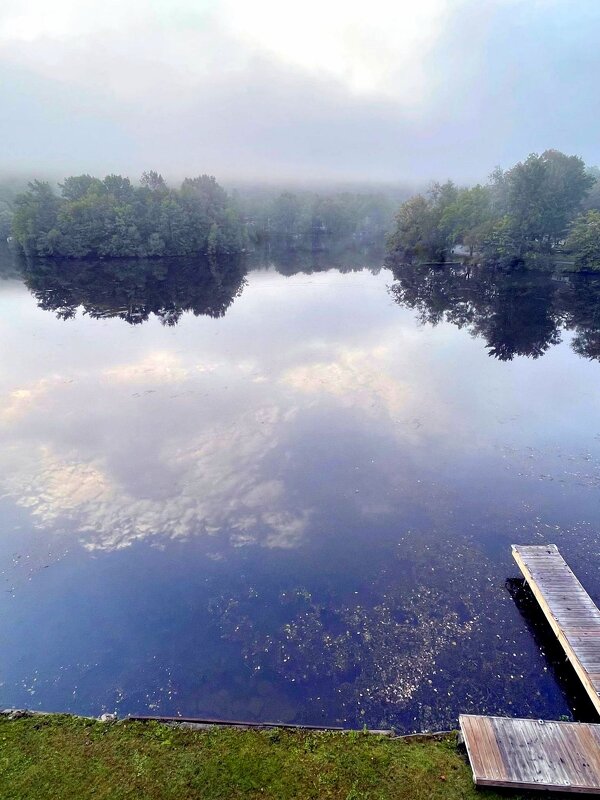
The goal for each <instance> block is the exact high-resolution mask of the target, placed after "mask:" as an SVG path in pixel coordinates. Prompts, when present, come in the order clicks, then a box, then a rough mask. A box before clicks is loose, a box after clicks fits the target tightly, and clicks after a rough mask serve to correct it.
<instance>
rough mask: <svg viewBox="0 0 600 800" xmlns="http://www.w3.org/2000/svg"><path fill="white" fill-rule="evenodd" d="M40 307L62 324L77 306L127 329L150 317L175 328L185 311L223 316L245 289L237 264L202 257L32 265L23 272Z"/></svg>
mask: <svg viewBox="0 0 600 800" xmlns="http://www.w3.org/2000/svg"><path fill="white" fill-rule="evenodd" d="M23 275H24V280H25V284H26V285H27V287H28V288H29V290H30V291H31V292H32V294H33V295H34V297H35V298H36V299H37V300H38V304H39V306H40V308H43V309H45V310H48V311H54V312H56V314H57V316H58V317H59V318H61V319H69V318H70V317H73V316H74V315H75V313H76V311H77V309H78V308H79V307H82V308H83V310H84V312H85V313H86V314H89V316H91V317H93V318H95V319H102V318H110V317H116V318H119V319H123V320H125V321H126V322H128V323H130V324H131V325H135V324H139V323H141V322H145V321H146V320H147V319H149V317H150V316H151V315H152V314H154V315H155V316H156V317H158V318H159V319H160V321H161V322H162V324H163V325H176V324H177V322H178V321H179V319H180V317H181V315H182V314H183V313H184V312H185V311H191V312H192V313H193V314H194V315H196V316H199V315H201V314H206V315H208V316H210V317H222V316H223V315H224V314H225V312H226V311H227V309H228V308H229V306H230V305H231V304H232V303H233V301H234V299H235V298H236V297H237V296H238V295H239V294H240V293H241V292H242V289H243V287H244V285H245V280H244V269H243V268H242V266H241V264H240V262H239V260H237V259H227V260H222V259H219V260H215V259H208V258H201V257H189V258H172V259H160V260H152V261H141V260H139V259H121V260H119V261H92V262H90V261H83V262H76V261H57V260H52V261H46V260H45V261H36V262H33V263H28V264H27V265H26V266H25V267H24V269H23Z"/></svg>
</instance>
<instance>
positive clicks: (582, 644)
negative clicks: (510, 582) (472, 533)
mask: <svg viewBox="0 0 600 800" xmlns="http://www.w3.org/2000/svg"><path fill="white" fill-rule="evenodd" d="M512 553H513V557H514V559H515V561H516V562H517V564H518V565H519V568H520V570H521V572H522V573H523V575H524V577H525V580H526V581H527V583H528V584H529V587H530V588H531V591H532V592H533V594H534V596H535V598H536V600H537V601H538V603H539V604H540V607H541V609H542V611H543V612H544V614H545V616H546V619H547V620H548V622H549V623H550V626H551V628H552V630H553V631H554V633H555V635H556V637H557V638H558V640H559V642H560V644H561V645H562V647H563V649H564V651H565V654H566V656H567V658H568V659H569V661H570V662H571V664H572V665H573V668H574V670H575V672H576V673H577V675H578V677H579V679H580V680H581V682H582V683H583V685H584V688H585V690H586V692H587V693H588V695H589V696H590V699H591V701H592V703H593V704H594V707H595V708H596V710H597V711H598V713H599V714H600V609H598V607H597V606H596V605H595V604H594V601H593V600H592V598H591V597H590V596H589V594H588V593H587V592H586V591H585V589H584V587H583V586H582V585H581V583H580V582H579V581H578V580H577V578H576V577H575V575H574V573H573V572H572V570H571V569H570V567H569V565H568V564H567V563H566V561H565V560H564V558H563V557H562V556H561V554H560V553H559V551H558V547H557V546H556V545H554V544H550V545H513V546H512Z"/></svg>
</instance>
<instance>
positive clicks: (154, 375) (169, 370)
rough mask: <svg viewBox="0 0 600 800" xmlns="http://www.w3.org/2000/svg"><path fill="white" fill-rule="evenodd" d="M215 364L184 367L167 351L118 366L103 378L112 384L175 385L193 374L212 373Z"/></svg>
mask: <svg viewBox="0 0 600 800" xmlns="http://www.w3.org/2000/svg"><path fill="white" fill-rule="evenodd" d="M216 368H217V365H216V364H195V365H194V366H192V367H190V366H185V365H184V363H183V359H182V358H181V357H180V356H178V355H177V354H175V353H172V352H169V351H168V350H159V351H156V352H153V353H149V354H148V355H147V356H144V358H142V359H140V360H139V361H136V362H134V363H131V364H120V365H119V366H117V367H111V368H110V369H107V370H105V371H104V376H105V377H106V378H108V379H109V380H110V381H112V382H114V383H139V382H145V381H153V382H155V383H177V382H179V381H183V380H186V378H189V377H190V376H191V375H193V374H199V373H202V372H212V371H214V370H215V369H216Z"/></svg>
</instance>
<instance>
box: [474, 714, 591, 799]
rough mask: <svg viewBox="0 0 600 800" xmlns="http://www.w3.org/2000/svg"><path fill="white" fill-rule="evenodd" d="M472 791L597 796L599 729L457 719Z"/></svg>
mask: <svg viewBox="0 0 600 800" xmlns="http://www.w3.org/2000/svg"><path fill="white" fill-rule="evenodd" d="M460 728H461V731H462V734H463V737H464V740H465V745H466V748H467V753H468V754H469V760H470V762H471V768H472V769H473V780H474V781H475V785H476V786H497V787H505V788H508V789H541V790H543V791H555V792H573V793H578V794H600V725H592V724H589V723H582V722H546V721H544V720H534V719H510V718H507V717H481V716H476V715H472V714H461V716H460Z"/></svg>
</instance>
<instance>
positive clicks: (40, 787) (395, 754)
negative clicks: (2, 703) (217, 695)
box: [0, 716, 548, 800]
mask: <svg viewBox="0 0 600 800" xmlns="http://www.w3.org/2000/svg"><path fill="white" fill-rule="evenodd" d="M503 796H504V797H506V794H504V795H503ZM517 796H518V795H514V794H513V795H511V797H513V798H516V797H517ZM545 796H546V797H548V795H545ZM475 797H478V798H479V800H483V798H485V800H492V798H498V797H499V795H496V794H495V793H493V792H486V791H483V792H482V791H477V792H476V791H475V789H474V788H473V785H472V781H471V771H470V769H469V767H468V764H467V763H466V761H465V759H464V757H463V756H462V755H461V754H460V753H459V751H458V750H457V747H456V738H455V736H453V735H449V736H447V737H444V738H442V739H441V740H437V741H436V740H434V739H430V738H423V739H419V740H403V739H395V740H394V739H388V738H386V737H381V736H374V735H369V734H363V733H349V734H339V733H320V732H319V733H311V732H296V731H292V732H290V731H283V730H267V731H264V730H263V731H260V730H243V731H242V730H232V729H229V728H213V729H210V730H206V731H190V730H183V729H180V728H171V727H168V726H166V725H162V724H159V723H133V722H131V723H119V724H102V723H98V722H93V721H89V720H85V719H81V718H77V717H68V716H44V717H27V718H22V719H18V720H14V721H9V720H7V719H6V718H1V717H0V798H2V800H17V799H18V800H22V799H23V798H32V800H33V798H35V800H45V799H46V798H57V799H58V798H60V800H70V798H77V800H82V799H83V798H98V799H100V798H107V799H108V798H110V800H120V798H136V800H139V799H140V798H153V800H154V798H161V799H162V798H178V800H192V799H193V798H202V800H217V798H219V800H235V798H272V800H288V799H289V800H309V798H310V800H367V798H368V800H388V798H389V800H391V798H393V799H394V800H436V798H439V799H440V800H455V798H456V799H458V798H460V799H461V800H468V798H475Z"/></svg>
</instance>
